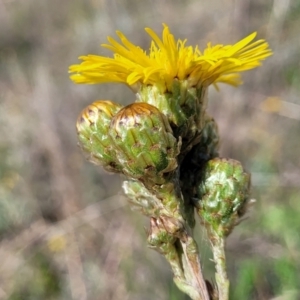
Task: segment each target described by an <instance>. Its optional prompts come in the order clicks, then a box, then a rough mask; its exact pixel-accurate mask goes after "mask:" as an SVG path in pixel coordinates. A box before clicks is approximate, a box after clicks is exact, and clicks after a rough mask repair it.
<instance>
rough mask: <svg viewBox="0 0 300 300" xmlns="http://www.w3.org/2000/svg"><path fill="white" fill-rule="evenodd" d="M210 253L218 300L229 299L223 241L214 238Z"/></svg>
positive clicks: (217, 237)
mask: <svg viewBox="0 0 300 300" xmlns="http://www.w3.org/2000/svg"><path fill="white" fill-rule="evenodd" d="M212 251H213V256H214V261H215V266H216V282H217V286H218V293H219V300H228V299H229V280H228V276H227V272H226V257H225V239H224V238H223V237H220V236H218V235H217V234H216V235H215V236H214V239H213V242H212Z"/></svg>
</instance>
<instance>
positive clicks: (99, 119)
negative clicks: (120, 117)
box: [76, 100, 122, 172]
mask: <svg viewBox="0 0 300 300" xmlns="http://www.w3.org/2000/svg"><path fill="white" fill-rule="evenodd" d="M121 108H122V106H120V105H119V104H116V103H114V102H112V101H109V100H99V101H95V102H94V103H92V104H90V105H89V106H87V107H86V108H85V109H84V110H83V111H82V112H81V114H80V115H79V117H78V120H77V123H76V128H77V134H78V139H79V145H80V147H81V149H82V150H83V151H84V152H85V154H86V156H87V158H88V160H89V161H91V162H93V163H95V164H98V165H101V166H103V167H104V168H105V169H106V170H108V171H112V172H119V171H120V170H121V166H120V165H119V163H118V161H117V159H116V153H115V149H114V147H113V145H112V142H111V139H110V136H109V135H108V129H109V125H110V122H111V119H112V117H113V116H114V115H115V114H116V113H117V112H118V111H119V110H120V109H121Z"/></svg>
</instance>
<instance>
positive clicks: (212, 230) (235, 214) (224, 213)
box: [195, 158, 250, 237]
mask: <svg viewBox="0 0 300 300" xmlns="http://www.w3.org/2000/svg"><path fill="white" fill-rule="evenodd" d="M249 190H250V174H248V173H246V172H245V171H244V170H243V167H242V165H241V163H240V162H238V161H236V160H233V159H221V158H215V159H212V160H210V161H208V162H207V164H206V166H205V168H204V169H203V170H202V171H201V173H200V178H199V181H198V183H197V197H198V199H199V200H198V201H195V205H196V207H197V209H198V214H199V216H200V218H201V220H202V222H203V223H204V225H205V226H206V228H207V229H208V232H209V234H212V235H215V234H216V235H217V236H219V237H226V236H228V235H229V234H230V232H231V231H232V229H233V227H234V226H235V225H236V224H237V222H238V220H239V218H240V217H241V216H242V215H243V214H244V212H245V208H246V205H247V202H248V200H249Z"/></svg>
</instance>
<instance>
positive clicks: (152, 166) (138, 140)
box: [109, 103, 179, 183]
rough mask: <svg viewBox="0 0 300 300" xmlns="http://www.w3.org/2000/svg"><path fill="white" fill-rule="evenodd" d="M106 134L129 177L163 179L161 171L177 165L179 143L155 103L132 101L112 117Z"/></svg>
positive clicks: (154, 180)
mask: <svg viewBox="0 0 300 300" xmlns="http://www.w3.org/2000/svg"><path fill="white" fill-rule="evenodd" d="M109 135H110V136H111V139H112V141H113V143H114V144H115V145H116V155H117V158H118V160H119V162H120V163H121V164H122V166H123V172H124V174H125V175H128V176H129V177H132V178H136V179H141V178H142V177H143V178H145V179H146V178H147V180H152V181H153V182H154V183H163V174H165V173H168V172H171V171H173V170H174V169H175V168H176V167H177V160H176V157H177V155H178V152H179V150H178V143H177V140H176V138H175V137H174V136H173V134H172V129H171V127H170V125H169V123H168V120H167V118H166V117H165V116H164V115H163V114H162V113H161V112H160V111H159V110H158V109H157V108H156V107H154V106H152V105H150V104H147V103H133V104H130V105H128V106H126V107H124V108H123V109H121V110H120V111H119V112H118V113H117V114H116V115H115V116H114V118H113V119H112V122H111V125H110V129H109Z"/></svg>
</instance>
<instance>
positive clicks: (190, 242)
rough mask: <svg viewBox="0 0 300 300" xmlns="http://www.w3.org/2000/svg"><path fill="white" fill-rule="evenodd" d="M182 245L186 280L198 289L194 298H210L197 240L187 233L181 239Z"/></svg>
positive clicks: (194, 288) (206, 299)
mask: <svg viewBox="0 0 300 300" xmlns="http://www.w3.org/2000/svg"><path fill="white" fill-rule="evenodd" d="M180 245H181V247H182V251H183V254H182V262H183V269H184V274H185V278H186V281H187V282H188V283H189V285H190V286H192V287H193V290H195V291H197V295H195V297H194V298H193V297H192V299H194V300H209V299H210V297H209V294H208V291H207V286H206V283H205V280H204V278H203V274H202V269H201V264H200V258H199V252H198V247H197V244H196V242H195V240H194V239H193V238H192V237H191V236H189V235H188V234H187V233H185V234H184V235H182V237H181V239H180Z"/></svg>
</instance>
